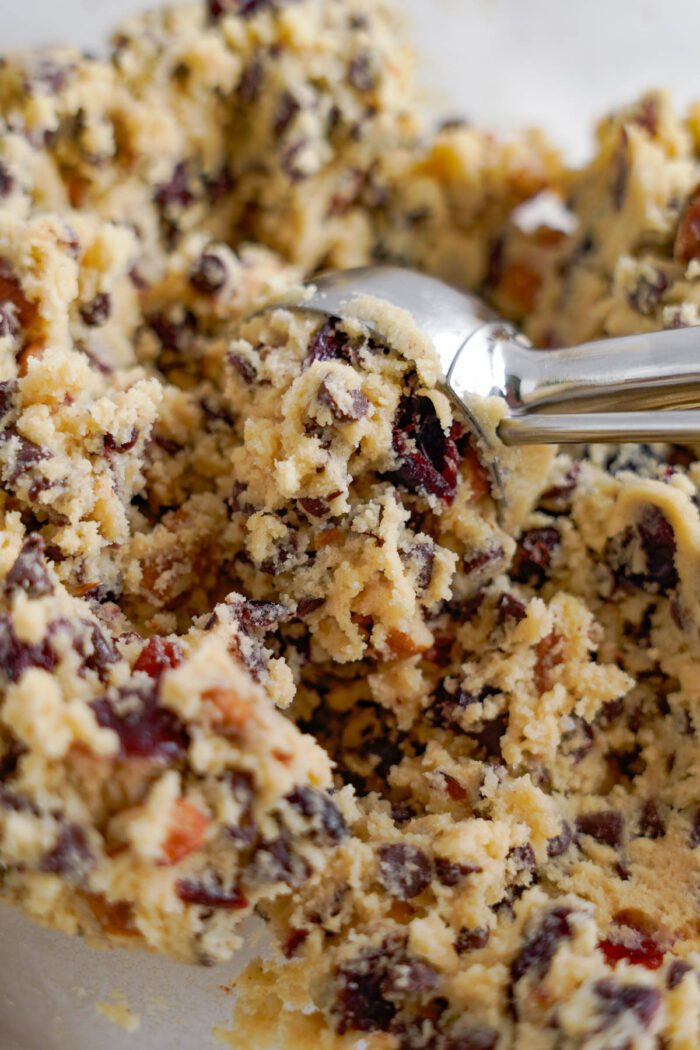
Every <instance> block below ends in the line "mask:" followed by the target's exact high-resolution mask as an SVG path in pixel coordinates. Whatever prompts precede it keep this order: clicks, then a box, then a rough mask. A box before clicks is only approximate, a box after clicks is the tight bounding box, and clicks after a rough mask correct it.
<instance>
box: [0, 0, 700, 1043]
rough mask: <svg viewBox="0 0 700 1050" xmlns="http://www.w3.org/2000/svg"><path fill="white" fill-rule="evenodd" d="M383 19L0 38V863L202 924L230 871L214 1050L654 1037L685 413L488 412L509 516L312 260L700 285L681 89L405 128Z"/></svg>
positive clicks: (690, 623) (678, 905)
mask: <svg viewBox="0 0 700 1050" xmlns="http://www.w3.org/2000/svg"><path fill="white" fill-rule="evenodd" d="M402 39H403V37H402V35H401V30H400V26H399V23H398V20H397V17H396V14H395V12H394V10H393V8H392V7H391V6H390V5H389V4H385V3H383V2H380V3H377V2H370V0H337V2H334V3H328V2H326V0H286V2H285V0H208V2H207V3H200V4H197V5H192V6H187V7H181V8H173V9H165V10H161V11H156V12H153V13H151V14H149V15H146V16H144V17H142V18H139V19H137V20H134V21H132V22H130V23H127V24H126V25H125V26H123V27H122V28H121V29H120V30H119V31H118V32H117V33H116V34H115V36H114V39H113V42H112V46H111V50H110V53H109V56H108V57H107V58H104V59H101V58H94V57H90V56H85V55H82V54H79V53H77V52H74V51H71V50H59V51H45V52H40V53H32V54H27V55H17V56H10V57H8V58H7V60H6V61H5V62H4V63H3V64H2V66H1V67H0V120H1V122H2V129H1V131H0V481H1V482H2V491H1V492H0V579H1V584H0V587H1V593H0V684H1V686H2V700H1V703H0V897H2V899H3V900H5V901H9V902H13V903H15V904H17V905H19V906H20V907H22V908H23V909H24V911H25V912H26V913H27V914H29V915H31V916H32V917H33V918H35V919H36V920H37V921H39V922H43V923H45V924H47V925H51V926H54V927H58V928H60V929H63V930H65V931H67V932H70V933H76V934H80V935H82V936H85V937H87V938H89V939H90V940H91V941H94V942H95V943H98V944H103V945H104V944H120V945H133V946H139V947H145V948H148V949H150V950H154V951H159V952H162V953H164V954H168V955H171V956H174V957H176V958H179V959H183V960H186V961H193V962H198V963H200V964H210V963H213V962H216V961H217V960H221V959H225V958H227V957H228V956H230V955H231V954H232V953H233V952H234V951H235V950H236V948H237V947H238V946H239V943H240V934H239V932H238V928H239V925H240V923H241V920H242V919H243V918H244V917H245V916H246V915H248V914H250V913H251V911H252V910H255V911H256V912H257V913H258V914H262V915H263V916H264V917H265V918H266V919H267V920H268V922H269V925H270V928H271V929H272V930H273V931H274V934H275V937H276V939H277V942H278V944H279V948H280V952H279V955H280V959H279V961H273V962H271V963H269V964H266V965H265V966H263V965H262V964H260V963H257V964H255V966H254V967H253V968H252V969H251V971H250V973H249V974H248V976H247V978H246V980H245V981H244V983H243V989H244V992H243V994H242V995H241V1004H240V1013H239V1020H238V1022H237V1027H236V1030H235V1034H234V1035H232V1036H231V1037H230V1038H231V1039H232V1045H233V1046H235V1047H236V1048H237V1050H239V1048H241V1047H243V1046H244V1045H250V1046H255V1047H256V1050H257V1048H260V1047H262V1046H264V1045H265V1039H266V1038H268V1037H269V1038H270V1039H272V1040H275V1039H276V1040H277V1043H276V1044H274V1045H282V1042H281V1041H282V1040H286V1042H287V1045H289V1046H291V1047H298V1046H300V1045H307V1043H308V1044H311V1042H312V1040H316V1042H317V1044H318V1045H319V1046H325V1047H332V1046H336V1047H340V1046H347V1047H349V1046H352V1045H356V1044H357V1043H358V1041H362V1040H365V1041H367V1042H366V1043H365V1045H370V1046H373V1047H375V1046H376V1047H377V1048H379V1047H382V1048H386V1050H511V1048H512V1050H583V1048H584V1047H585V1048H586V1050H623V1048H624V1050H652V1048H657V1047H659V1046H664V1047H668V1048H671V1050H691V1048H695V1047H696V1046H697V1045H698V1042H699V1041H700V984H699V983H698V982H699V980H700V954H698V948H699V947H700V941H699V934H698V920H697V906H696V896H697V885H698V882H699V881H700V809H699V799H700V779H699V776H700V775H699V774H698V769H697V765H698V764H697V737H696V733H697V729H696V723H698V720H699V719H700V714H698V708H697V707H696V704H698V703H700V697H699V696H698V686H697V669H698V661H699V660H700V638H699V637H698V630H699V627H700V604H699V601H698V593H700V587H699V584H700V519H699V518H698V510H697V501H698V486H699V485H700V468H699V467H698V463H697V459H696V455H695V453H694V451H693V450H692V449H688V448H676V447H666V446H641V447H637V448H633V449H619V448H613V447H605V448H582V449H580V450H578V451H577V453H576V455H573V456H572V455H570V454H568V453H567V454H564V453H557V452H556V450H554V449H537V448H535V449H529V450H527V451H525V452H520V453H513V452H507V451H506V450H505V449H504V450H502V457H501V458H502V468H503V471H504V474H505V476H506V485H507V489H508V494H509V512H508V514H507V515H506V516H504V515H502V514H500V515H499V514H498V513H497V508H496V506H495V504H494V501H493V499H492V495H491V492H490V489H489V481H488V474H487V471H486V470H485V468H484V465H483V464H482V462H481V458H480V452H479V449H478V448H477V447H476V445H475V444H474V442H473V439H472V438H471V436H470V434H469V432H468V430H467V429H466V427H465V424H464V421H463V420H461V419H460V418H458V416H456V415H455V412H454V410H453V408H452V406H451V405H450V403H449V401H448V400H447V399H446V398H445V396H444V394H443V393H442V392H441V389H440V376H439V371H438V365H437V360H436V358H435V356H434V354H433V351H432V348H431V346H430V345H429V343H427V342H426V340H425V339H424V338H423V337H422V335H421V333H420V332H417V331H415V329H414V328H413V327H412V325H411V323H410V321H409V320H408V319H407V317H405V316H404V315H402V314H401V313H400V312H397V311H396V310H392V309H390V308H389V307H388V306H387V304H384V303H381V302H378V301H372V300H367V301H364V302H362V303H360V304H355V305H354V307H353V308H352V309H350V308H348V310H347V311H345V312H344V313H343V316H341V317H337V318H332V319H330V320H328V321H320V320H319V319H318V318H313V317H311V316H310V315H308V314H305V313H304V310H303V301H304V292H303V289H302V287H301V285H302V282H303V280H305V279H306V278H308V277H309V276H312V275H313V273H314V272H317V271H318V270H320V269H322V268H324V267H329V266H351V265H357V264H362V263H367V262H370V261H381V260H391V261H393V262H399V263H402V264H405V265H410V266H414V267H418V268H422V269H424V270H426V271H427V272H430V273H433V274H436V275H438V276H441V277H443V278H447V279H449V280H452V281H454V282H456V283H458V284H462V285H464V286H468V287H471V288H476V289H478V290H479V291H480V292H481V293H482V294H484V295H485V296H486V297H488V298H489V299H490V300H491V301H492V302H493V303H494V304H495V306H496V307H497V308H498V309H499V310H501V312H502V313H504V314H505V315H507V316H508V317H510V318H512V319H514V320H516V321H517V322H519V323H520V324H521V325H522V326H523V328H524V329H525V331H526V332H527V333H528V335H530V337H531V338H532V339H533V340H534V341H535V342H536V344H537V345H539V346H543V347H546V346H553V345H563V344H565V343H567V342H568V343H571V342H578V341H581V340H584V339H593V338H597V337H600V336H603V335H606V334H623V333H634V332H643V331H648V330H653V329H655V328H660V327H672V326H678V325H690V324H696V323H698V312H697V311H698V308H699V307H700V284H699V283H698V276H700V264H699V261H700V237H699V236H698V232H697V231H698V223H699V222H700V220H699V218H698V215H699V212H698V209H699V208H700V203H699V200H698V194H697V190H696V187H697V185H698V183H700V165H699V163H698V153H699V152H700V115H699V114H698V113H696V112H695V111H692V112H691V114H690V116H689V118H688V119H687V120H685V121H680V120H678V119H677V118H676V117H675V115H674V114H673V112H672V110H671V109H670V106H669V104H668V102H667V100H666V99H665V98H664V97H663V96H662V95H658V94H653V95H649V96H647V97H645V98H643V99H642V100H640V102H638V103H636V104H635V105H633V106H631V107H629V108H628V109H625V110H624V111H621V112H619V113H617V114H614V115H612V116H611V117H610V118H608V119H606V120H605V121H603V122H602V124H601V126H600V129H599V138H598V148H597V152H596V155H595V157H594V159H593V160H592V162H591V164H590V165H589V166H588V167H586V168H585V169H583V170H580V171H565V170H564V169H563V168H562V165H561V163H560V161H559V159H558V156H557V153H556V151H555V150H553V149H552V148H551V147H550V146H549V144H548V143H547V142H546V140H545V139H544V138H543V137H542V136H540V135H539V134H538V133H527V134H523V135H521V136H517V137H515V138H513V139H511V140H508V141H498V140H497V139H495V138H494V137H493V136H492V135H490V134H489V133H486V132H482V131H479V130H478V129H475V128H473V127H470V126H467V125H466V124H461V123H459V122H449V123H448V124H446V125H445V126H443V127H441V128H439V129H437V130H436V131H430V130H429V129H427V128H426V126H425V125H424V122H423V120H422V118H421V116H420V104H419V102H418V100H417V97H416V92H415V90H414V87H413V69H412V59H411V56H410V52H409V51H408V50H407V49H406V48H404V46H403V44H402V43H401V41H402ZM542 190H549V191H551V192H554V193H556V194H557V195H558V196H559V198H560V201H561V204H562V208H564V209H566V210H567V211H568V214H567V216H566V220H567V221H566V222H565V223H563V224H562V227H561V229H560V228H552V227H549V226H537V225H535V227H534V228H533V225H532V222H529V221H526V212H527V209H529V207H530V202H534V199H535V198H536V197H537V196H538V194H540V193H541V191H542ZM523 205H524V206H525V211H524V210H523ZM567 231H568V232H567ZM293 302H296V303H297V304H298V305H297V306H296V307H294V308H292V307H290V306H289V304H290V303H293ZM282 303H286V304H287V305H286V306H283V305H281V304H282ZM263 307H269V309H268V310H267V312H265V313H264V314H261V313H260V310H261V309H262V308H263ZM370 323H371V324H372V328H370V327H368V325H369V324H370ZM377 330H379V331H381V332H382V333H383V337H382V338H379V337H378V336H377V335H376V331H377ZM477 410H478V411H479V412H481V413H483V417H484V421H485V425H487V426H488V425H490V423H492V422H493V420H494V419H495V418H496V417H497V415H498V413H499V411H500V410H501V409H500V406H499V405H498V403H497V402H493V401H492V402H486V403H484V404H482V405H480V406H478V409H477ZM271 1004H272V1005H273V1008H271ZM285 1007H286V1009H285ZM264 1029H266V1030H267V1034H266V1032H265V1031H264ZM246 1040H248V1044H246ZM271 1045H272V1044H271Z"/></svg>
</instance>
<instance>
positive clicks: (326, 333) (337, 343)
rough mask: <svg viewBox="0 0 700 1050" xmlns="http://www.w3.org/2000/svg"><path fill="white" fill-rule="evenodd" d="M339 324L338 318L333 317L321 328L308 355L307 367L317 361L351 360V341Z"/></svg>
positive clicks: (312, 342)
mask: <svg viewBox="0 0 700 1050" xmlns="http://www.w3.org/2000/svg"><path fill="white" fill-rule="evenodd" d="M339 324H340V321H339V320H338V318H335V317H332V318H331V319H330V320H329V321H327V322H326V323H325V324H324V325H322V326H321V328H319V330H318V332H317V333H316V335H315V336H314V338H313V340H312V341H311V345H310V346H309V350H308V353H307V355H306V361H305V365H306V367H307V368H308V367H309V365H311V364H313V363H314V362H315V361H336V360H341V361H348V360H349V358H350V341H349V338H348V336H347V335H346V334H345V332H343V331H341V329H340V328H339Z"/></svg>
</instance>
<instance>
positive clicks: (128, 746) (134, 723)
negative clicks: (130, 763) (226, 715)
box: [90, 683, 189, 762]
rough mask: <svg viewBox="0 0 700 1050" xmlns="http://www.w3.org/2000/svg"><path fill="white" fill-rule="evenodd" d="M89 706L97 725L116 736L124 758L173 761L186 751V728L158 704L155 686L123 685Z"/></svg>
mask: <svg viewBox="0 0 700 1050" xmlns="http://www.w3.org/2000/svg"><path fill="white" fill-rule="evenodd" d="M90 707H91V708H92V710H93V712H94V715H95V718H96V719H97V723H98V725H100V726H102V727H104V728H106V729H111V730H112V731H113V732H115V733H116V734H117V737H118V738H119V746H120V753H121V754H122V755H123V756H124V757H126V758H152V759H159V760H162V761H167V762H173V761H177V760H178V759H180V758H182V756H183V754H184V752H185V751H186V749H187V746H188V743H189V741H188V736H187V733H186V730H185V727H184V726H183V725H182V723H181V722H180V720H179V719H178V718H177V716H176V715H175V714H174V713H173V712H172V711H170V710H169V709H168V708H166V707H161V706H160V705H159V703H158V700H157V697H156V690H155V683H153V684H152V685H150V686H149V687H142V686H137V685H128V686H122V687H121V688H120V689H118V690H116V691H114V692H112V693H108V694H107V695H106V696H104V697H100V698H98V699H97V700H93V701H92V703H91V704H90Z"/></svg>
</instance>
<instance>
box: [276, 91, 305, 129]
mask: <svg viewBox="0 0 700 1050" xmlns="http://www.w3.org/2000/svg"><path fill="white" fill-rule="evenodd" d="M300 109H301V106H300V105H299V102H298V101H297V99H296V98H295V97H294V95H293V94H292V93H291V91H283V92H282V94H281V95H280V100H279V103H278V105H277V112H276V113H275V119H274V121H273V124H272V130H273V131H274V133H275V136H276V137H277V138H281V137H282V135H284V133H285V131H286V130H287V128H288V127H289V125H290V124H291V123H292V121H293V120H294V118H295V116H296V115H297V113H298V112H299V110H300Z"/></svg>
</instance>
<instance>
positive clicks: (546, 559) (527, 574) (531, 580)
mask: <svg viewBox="0 0 700 1050" xmlns="http://www.w3.org/2000/svg"><path fill="white" fill-rule="evenodd" d="M559 543H560V536H559V532H558V530H557V529H555V528H553V527H551V526H546V527H544V528H540V529H530V531H529V532H525V533H523V535H522V536H521V538H520V541H519V543H518V547H517V550H516V552H515V557H514V558H513V564H512V566H511V570H510V576H511V579H513V580H517V582H518V583H524V584H528V585H529V586H531V587H541V586H542V585H543V583H544V582H545V580H547V578H548V577H549V573H550V569H551V566H552V557H553V555H554V552H555V551H556V549H557V547H558V546H559Z"/></svg>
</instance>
